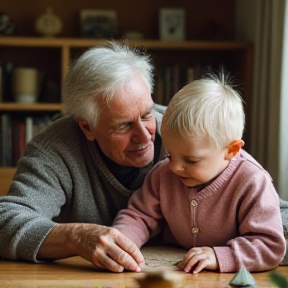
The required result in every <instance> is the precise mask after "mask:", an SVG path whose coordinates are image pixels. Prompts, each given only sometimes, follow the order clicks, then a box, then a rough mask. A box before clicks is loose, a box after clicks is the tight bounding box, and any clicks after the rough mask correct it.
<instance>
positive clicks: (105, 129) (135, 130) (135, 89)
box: [82, 76, 156, 167]
mask: <svg viewBox="0 0 288 288" xmlns="http://www.w3.org/2000/svg"><path fill="white" fill-rule="evenodd" d="M153 109H154V103H153V101H152V98H151V94H150V93H149V89H148V87H147V85H146V84H145V82H144V81H143V79H142V78H141V77H137V76H136V77H135V78H133V80H132V81H130V82H128V83H127V85H126V86H125V88H124V90H123V91H121V92H117V93H116V94H115V96H114V97H113V98H112V99H111V100H110V101H109V102H108V103H106V102H103V101H102V102H101V103H100V105H99V111H100V114H99V118H98V120H99V121H98V123H97V126H96V128H95V129H91V127H90V129H91V131H92V133H93V136H94V138H95V139H96V141H97V143H98V145H99V146H100V149H101V150H102V152H103V153H104V154H105V155H106V156H107V157H109V158H110V159H112V160H113V161H114V162H116V163H118V164H120V165H125V166H135V167H144V166H146V165H148V164H149V163H150V162H151V161H152V160H153V157H154V139H155V131H156V122H155V117H154V114H153ZM82 130H83V129H82ZM84 133H85V132H84ZM85 134H86V133H85ZM86 136H87V135H86ZM87 138H88V137H87ZM89 140H91V139H89Z"/></svg>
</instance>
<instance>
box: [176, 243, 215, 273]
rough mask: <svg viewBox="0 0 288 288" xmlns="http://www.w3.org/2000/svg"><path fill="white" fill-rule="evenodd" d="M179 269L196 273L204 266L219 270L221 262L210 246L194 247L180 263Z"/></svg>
mask: <svg viewBox="0 0 288 288" xmlns="http://www.w3.org/2000/svg"><path fill="white" fill-rule="evenodd" d="M178 267H179V269H182V270H184V271H185V272H187V273H188V272H192V273H193V274H196V273H198V272H200V271H201V270H203V269H204V268H206V269H209V270H217V269H218V268H219V264H218V262H217V259H216V255H215V253H214V250H213V249H212V248H210V247H194V248H192V249H190V250H189V251H188V252H187V253H186V255H185V257H184V259H183V260H182V261H181V262H180V264H179V265H178Z"/></svg>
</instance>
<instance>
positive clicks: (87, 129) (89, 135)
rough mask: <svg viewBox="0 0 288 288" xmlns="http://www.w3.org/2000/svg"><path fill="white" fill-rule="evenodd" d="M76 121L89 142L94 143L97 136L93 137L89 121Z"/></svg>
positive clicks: (78, 119) (78, 118)
mask: <svg viewBox="0 0 288 288" xmlns="http://www.w3.org/2000/svg"><path fill="white" fill-rule="evenodd" d="M76 121H77V123H78V125H79V127H80V128H81V130H82V131H83V133H84V134H85V136H86V138H87V139H88V140H89V141H94V139H95V136H94V135H93V132H92V131H91V128H90V125H89V123H88V121H86V120H85V119H83V118H81V117H77V118H76Z"/></svg>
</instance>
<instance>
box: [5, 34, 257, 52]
mask: <svg viewBox="0 0 288 288" xmlns="http://www.w3.org/2000/svg"><path fill="white" fill-rule="evenodd" d="M104 41H106V39H84V38H58V37H54V38H52V37H51V38H44V37H24V36H22V37H21V36H1V38H0V47H1V46H15V47H45V48H46V47H58V48H61V47H70V48H88V47H93V46H95V45H99V44H101V43H103V42H104ZM116 41H117V40H116ZM126 41H127V44H128V45H130V46H137V47H146V48H148V49H189V50H193V49H196V50H197V49H201V50H215V49H216V50H217V49H220V50H234V49H235V50H237V49H246V48H247V47H252V43H250V42H247V41H200V40H198V41H192V40H189V41H160V40H149V39H146V40H126Z"/></svg>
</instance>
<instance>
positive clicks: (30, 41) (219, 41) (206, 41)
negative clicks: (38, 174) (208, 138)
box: [0, 0, 253, 195]
mask: <svg viewBox="0 0 288 288" xmlns="http://www.w3.org/2000/svg"><path fill="white" fill-rule="evenodd" d="M164 2H165V1H164ZM164 2H163V1H162V2H161V1H152V0H147V1H145V2H143V3H141V8H139V3H136V2H135V1H132V0H127V1H124V2H123V1H122V2H121V1H120V2H119V1H118V2H117V1H114V0H107V1H105V3H104V2H101V1H100V2H99V1H98V2H97V1H90V0H81V1H80V0H75V1H72V2H71V1H70V2H69V5H68V4H65V3H64V2H63V1H57V0H43V1H38V2H37V3H36V2H35V1H34V0H25V1H20V0H15V1H14V2H13V3H12V2H11V1H10V0H3V1H1V11H4V12H5V13H7V14H8V15H9V16H10V18H11V20H12V21H13V22H14V23H15V24H16V26H17V34H16V35H13V36H4V35H0V62H1V61H2V62H3V61H5V62H10V63H14V64H16V65H20V66H21V65H22V66H27V67H35V68H37V70H38V71H40V72H41V73H43V75H44V76H43V78H44V82H45V83H49V85H52V87H54V90H53V91H54V94H53V95H52V96H51V94H49V93H44V92H43V91H42V94H41V95H40V97H39V103H35V104H18V103H15V102H13V101H12V100H11V97H10V100H9V101H4V102H1V101H0V117H2V115H3V114H7V115H12V116H15V117H16V118H17V117H24V118H25V117H30V116H34V115H44V114H45V115H46V114H48V115H53V114H55V113H59V112H61V93H60V91H61V86H62V84H63V82H64V80H65V77H66V74H67V70H68V67H69V64H70V62H71V60H72V59H74V58H76V57H78V56H79V55H80V54H81V53H83V51H85V50H86V49H88V48H90V47H93V46H95V45H97V44H100V43H101V42H102V41H103V40H101V39H85V38H80V25H79V13H80V11H81V9H96V10H97V9H99V10H106V9H108V10H111V9H112V10H115V11H116V13H117V21H118V33H119V37H120V38H122V37H123V35H125V33H126V32H127V31H138V32H140V33H142V34H143V36H144V39H143V40H129V45H130V46H131V47H134V46H137V47H140V48H144V49H145V50H147V52H148V53H150V54H151V56H152V59H153V62H154V64H155V67H156V70H155V84H156V86H155V91H154V94H153V95H152V96H153V99H154V100H155V102H160V103H161V102H162V104H163V102H165V101H166V102H167V101H169V97H171V95H173V93H174V91H175V90H177V89H178V88H180V87H181V85H183V81H182V80H181V81H180V80H179V79H178V80H177V81H175V79H176V78H177V76H175V75H178V74H179V75H180V74H183V67H184V70H185V73H184V74H186V76H187V73H188V71H190V72H191V68H192V70H193V74H194V75H196V74H197V73H196V72H197V70H199V67H200V68H201V69H202V68H203V67H204V68H205V67H207V66H211V67H215V68H216V67H217V68H218V67H219V66H220V65H223V66H224V67H225V68H227V70H229V71H230V72H231V73H232V74H234V75H235V76H236V77H237V78H238V79H239V82H240V83H241V84H243V85H242V88H243V91H244V94H242V95H243V98H244V101H245V102H246V114H247V123H248V124H247V126H246V135H245V139H244V140H245V142H246V145H245V148H246V149H247V150H248V151H249V106H250V105H249V103H250V95H251V86H252V63H253V45H252V43H250V42H243V41H241V42H239V41H235V40H233V34H234V33H233V30H234V9H235V1H231V0H219V1H210V0H206V1H198V0H180V1H178V2H177V5H175V4H174V3H172V2H171V3H170V2H169V1H168V2H165V3H164ZM48 6H50V7H52V9H53V12H54V13H55V14H56V15H57V16H59V17H60V19H61V21H62V27H63V28H62V31H61V32H60V33H59V34H58V35H57V37H50V38H48V37H42V36H40V35H38V34H37V32H36V31H35V26H34V25H35V21H36V19H37V17H38V16H39V15H41V14H42V13H43V12H44V11H45V9H46V8H47V7H48ZM175 6H177V7H180V8H183V9H184V10H185V13H186V27H185V29H186V41H175V42H171V41H170V42H169V41H160V40H158V39H159V35H158V13H159V9H160V8H163V7H175ZM208 8H209V9H208ZM131 11H133V12H131ZM215 23H216V25H214V24H215ZM207 24H208V26H209V27H208V26H207ZM213 25H214V26H213ZM217 27H218V28H219V27H220V28H221V29H220V30H219V29H218V28H217ZM217 29H218V30H217ZM222 32H224V34H223V33H222ZM167 67H168V68H167ZM162 70H167V71H170V72H167V71H166V72H165V73H166V74H167V76H166V78H167V79H171V82H173V83H174V82H176V83H178V84H177V85H176V84H175V83H174V84H173V87H174V88H173V89H174V90H173V89H172V88H171V87H170V92H169V93H168V94H167V95H170V96H165V97H164V96H163V94H161V93H163V90H164V89H163V87H167V86H168V85H167V84H165V82H164V84H163V81H164V80H165V79H164V80H163V79H162V84H161V79H160V76H161V75H160V74H159V73H160V71H162ZM171 71H172V72H171ZM181 71H182V72H181ZM180 72H181V73H180ZM169 73H170V74H169ZM188 74H189V73H188ZM184 81H185V80H184ZM166 83H167V82H166ZM161 86H162V88H161ZM170 86H171V85H170ZM0 87H1V85H0ZM49 87H50V86H49ZM55 90H56V93H55ZM161 91H162V92H161ZM55 95H56V96H55ZM159 95H162V96H159ZM167 97H168V100H167V99H166V98H167ZM0 98H1V97H0ZM164 98H165V99H164ZM164 104H167V103H164ZM0 119H1V118H0ZM0 149H1V146H0ZM15 170H16V168H15V166H12V167H11V166H7V167H3V166H1V165H0V183H1V184H0V195H2V194H5V193H6V192H7V190H8V187H9V185H10V182H11V179H12V176H13V174H14V173H15Z"/></svg>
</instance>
